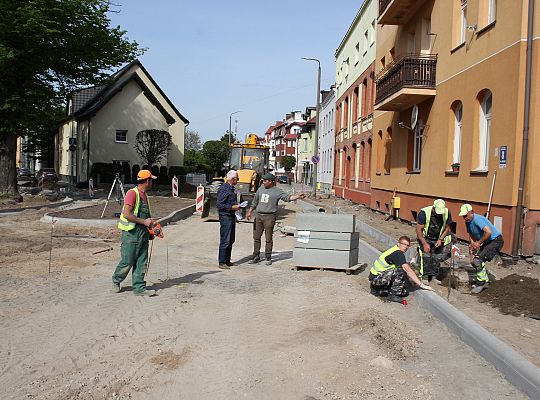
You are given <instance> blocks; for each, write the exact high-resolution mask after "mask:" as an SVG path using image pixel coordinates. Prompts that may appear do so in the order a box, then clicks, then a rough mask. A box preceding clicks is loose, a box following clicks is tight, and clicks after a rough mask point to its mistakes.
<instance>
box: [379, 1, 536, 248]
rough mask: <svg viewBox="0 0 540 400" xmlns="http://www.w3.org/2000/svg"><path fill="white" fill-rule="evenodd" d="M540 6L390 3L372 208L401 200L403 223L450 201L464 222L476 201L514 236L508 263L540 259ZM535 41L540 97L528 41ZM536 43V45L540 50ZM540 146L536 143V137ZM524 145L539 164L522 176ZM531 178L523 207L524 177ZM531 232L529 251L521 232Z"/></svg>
mask: <svg viewBox="0 0 540 400" xmlns="http://www.w3.org/2000/svg"><path fill="white" fill-rule="evenodd" d="M528 3H529V1H528V0H516V1H512V2H508V1H497V0H452V1H450V0H418V1H414V2H411V1H408V0H392V1H386V0H381V1H380V9H379V12H378V28H377V55H376V68H375V69H376V74H377V75H376V99H375V110H376V111H375V119H374V132H375V134H374V136H375V137H374V142H375V151H374V152H373V157H372V162H373V165H374V173H373V174H372V185H371V189H372V199H371V207H372V208H374V209H378V210H382V211H387V210H389V208H390V204H391V198H392V197H393V194H394V193H396V196H399V197H400V199H401V209H400V214H399V216H400V217H401V218H403V219H406V220H414V219H415V218H416V213H417V212H418V210H419V209H420V208H422V207H424V206H426V205H429V204H431V203H432V201H433V199H435V198H438V197H442V198H445V199H446V201H447V206H448V208H449V209H450V210H451V211H452V213H453V215H454V216H455V218H454V220H455V221H456V222H457V224H456V226H455V227H454V229H455V231H456V232H457V234H458V236H459V237H461V238H468V235H467V233H466V231H465V224H464V223H463V222H462V220H461V218H458V217H457V215H458V211H459V207H460V205H461V204H462V203H470V204H472V205H473V207H474V209H475V210H476V212H478V213H480V214H483V213H484V212H486V211H487V209H488V206H489V207H490V213H489V218H490V220H491V221H492V222H493V223H494V224H495V226H497V227H498V228H499V229H500V230H501V231H502V233H503V236H504V238H505V245H504V247H503V251H504V252H505V253H513V254H514V255H515V253H516V251H515V250H516V249H518V248H519V249H520V252H521V253H522V254H524V255H532V254H534V253H539V252H540V235H539V234H538V231H539V228H538V227H539V226H540V181H539V180H538V179H536V180H535V179H534V178H533V171H534V170H536V169H538V168H540V160H539V157H537V156H536V155H538V154H540V153H539V152H540V142H539V141H538V140H535V136H537V135H535V134H536V133H537V131H538V129H539V128H538V118H540V116H539V115H538V113H534V112H532V113H531V115H530V118H529V119H528V120H527V121H526V122H524V121H525V116H526V108H527V103H526V102H525V101H524V99H525V93H527V92H528V91H530V93H531V102H530V110H538V109H539V105H538V94H537V93H538V79H539V78H540V77H539V75H538V74H539V65H540V64H539V63H538V61H539V60H538V38H539V33H540V17H539V15H540V14H539V13H538V10H539V9H540V1H538V0H535V3H536V10H537V12H536V14H535V15H534V24H533V26H534V31H532V32H531V33H530V34H529V33H528V28H529V26H528V22H527V16H528V11H529V8H528ZM529 36H530V38H531V42H532V64H531V65H532V69H531V70H530V72H531V74H532V79H531V81H530V82H531V84H530V85H529V87H527V85H528V81H527V80H526V73H527V41H528V37H529ZM534 38H536V39H535V40H533V39H534ZM527 126H528V129H529V130H528V134H529V137H530V138H531V139H530V140H529V141H528V143H527V141H524V138H525V135H526V129H525V128H526V127H527ZM523 143H526V144H527V148H528V157H527V159H526V160H525V164H524V166H525V169H524V170H523V169H522V167H521V161H522V156H523V154H524V153H523V150H522V149H523V147H522V145H523ZM523 171H525V175H524V177H525V178H524V187H523V194H524V196H523V203H522V204H523V206H524V210H526V213H524V214H523V215H521V212H518V209H519V198H520V196H519V192H520V190H519V187H520V175H521V174H522V172H523ZM521 233H522V239H523V240H522V241H521V240H515V239H514V238H515V234H521Z"/></svg>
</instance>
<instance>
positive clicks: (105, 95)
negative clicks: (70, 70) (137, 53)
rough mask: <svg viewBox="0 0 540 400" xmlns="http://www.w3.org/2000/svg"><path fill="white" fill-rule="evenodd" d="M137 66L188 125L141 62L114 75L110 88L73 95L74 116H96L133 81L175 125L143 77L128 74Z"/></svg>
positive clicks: (134, 73) (92, 89) (90, 89)
mask: <svg viewBox="0 0 540 400" xmlns="http://www.w3.org/2000/svg"><path fill="white" fill-rule="evenodd" d="M135 65H137V66H138V67H139V68H140V69H141V70H142V71H143V72H144V73H145V74H146V76H147V77H148V79H149V80H150V82H152V84H153V85H154V86H155V88H156V89H157V90H158V92H159V93H160V94H161V95H162V96H163V98H164V99H165V101H166V102H167V104H169V106H170V107H171V108H172V109H173V110H174V111H175V113H176V114H177V116H178V118H180V119H181V120H182V121H184V122H185V123H186V124H187V123H189V121H188V120H187V119H186V118H185V117H184V116H183V115H182V114H181V113H180V111H178V110H177V109H176V107H175V106H174V104H173V103H172V102H171V101H170V100H169V98H168V97H167V96H166V95H165V93H163V91H162V90H161V88H160V87H159V86H158V85H157V83H156V82H155V81H154V79H153V78H152V76H151V75H150V74H149V73H148V71H147V70H146V69H145V68H144V67H143V65H142V64H141V62H140V61H139V60H135V61H133V62H132V63H130V64H128V65H126V66H125V67H124V68H122V69H121V70H119V71H118V72H116V73H114V74H113V75H112V78H114V82H112V83H111V84H110V85H108V86H94V87H91V88H86V89H82V90H79V91H77V92H75V93H73V95H72V102H73V103H72V104H73V108H72V114H71V115H73V116H74V117H75V118H77V119H84V118H87V117H90V116H92V115H95V114H96V113H97V112H98V111H99V110H100V109H101V108H102V107H103V106H104V105H105V104H107V102H108V101H109V100H111V99H112V98H113V97H114V96H115V95H116V94H117V93H118V92H120V91H122V89H123V88H124V87H125V86H126V85H127V84H128V83H130V82H131V81H134V82H136V83H137V84H138V85H139V86H140V88H141V89H142V91H143V93H144V95H145V96H146V97H147V98H148V100H150V102H151V103H152V104H153V105H154V106H155V107H156V108H157V109H158V110H159V112H160V113H161V114H162V115H163V117H164V118H165V120H166V122H167V123H168V124H173V123H174V122H175V121H176V120H175V118H174V117H173V116H172V115H171V114H169V113H168V112H167V110H165V107H163V105H162V104H161V102H160V101H159V100H158V99H157V98H156V96H155V95H154V94H153V93H152V91H151V90H150V88H149V87H148V86H147V85H146V84H145V83H144V81H143V80H142V79H141V77H140V76H139V75H138V74H137V72H136V71H132V72H128V71H129V70H130V69H131V67H133V66H135Z"/></svg>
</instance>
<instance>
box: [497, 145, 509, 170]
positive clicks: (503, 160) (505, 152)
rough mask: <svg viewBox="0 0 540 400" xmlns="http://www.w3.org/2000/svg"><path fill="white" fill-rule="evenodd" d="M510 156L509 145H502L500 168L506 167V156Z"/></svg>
mask: <svg viewBox="0 0 540 400" xmlns="http://www.w3.org/2000/svg"><path fill="white" fill-rule="evenodd" d="M507 156H508V146H501V149H500V150H499V168H506V158H507Z"/></svg>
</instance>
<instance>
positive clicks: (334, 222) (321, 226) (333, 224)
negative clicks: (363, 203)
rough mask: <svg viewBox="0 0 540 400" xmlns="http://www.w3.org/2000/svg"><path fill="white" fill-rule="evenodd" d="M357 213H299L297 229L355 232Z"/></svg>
mask: <svg viewBox="0 0 540 400" xmlns="http://www.w3.org/2000/svg"><path fill="white" fill-rule="evenodd" d="M355 226H356V215H349V214H321V213H318V214H317V213H299V214H297V215H296V229H297V230H299V231H325V232H355V231H356V229H355Z"/></svg>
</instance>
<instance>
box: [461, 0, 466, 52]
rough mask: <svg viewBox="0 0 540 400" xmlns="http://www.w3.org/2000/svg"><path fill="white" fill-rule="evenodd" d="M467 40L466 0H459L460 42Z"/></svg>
mask: <svg viewBox="0 0 540 400" xmlns="http://www.w3.org/2000/svg"><path fill="white" fill-rule="evenodd" d="M466 40H467V0H461V35H460V44H463V43H465V41H466Z"/></svg>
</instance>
